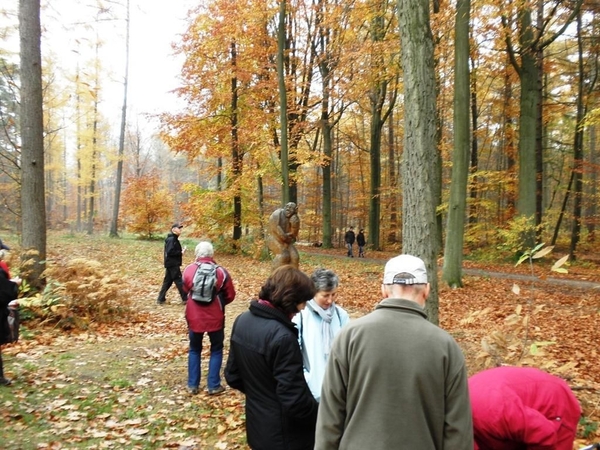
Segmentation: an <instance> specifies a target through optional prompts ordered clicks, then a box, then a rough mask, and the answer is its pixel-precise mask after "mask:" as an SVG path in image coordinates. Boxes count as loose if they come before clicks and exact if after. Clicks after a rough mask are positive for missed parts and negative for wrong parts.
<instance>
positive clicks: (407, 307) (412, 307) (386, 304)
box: [375, 298, 427, 319]
mask: <svg viewBox="0 0 600 450" xmlns="http://www.w3.org/2000/svg"><path fill="white" fill-rule="evenodd" d="M375 309H395V310H398V311H401V312H406V313H409V314H415V315H420V316H423V318H424V319H427V314H425V310H424V309H423V308H421V306H419V305H418V304H417V303H415V302H413V301H411V300H405V299H402V298H386V299H384V300H382V301H381V302H379V304H378V305H377V306H376V307H375Z"/></svg>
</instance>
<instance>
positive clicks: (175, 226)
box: [171, 222, 183, 229]
mask: <svg viewBox="0 0 600 450" xmlns="http://www.w3.org/2000/svg"><path fill="white" fill-rule="evenodd" d="M173 228H183V224H181V223H179V222H175V223H174V224H173V225H171V229H173Z"/></svg>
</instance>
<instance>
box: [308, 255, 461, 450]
mask: <svg viewBox="0 0 600 450" xmlns="http://www.w3.org/2000/svg"><path fill="white" fill-rule="evenodd" d="M429 289H430V287H429V283H428V282H427V270H426V269H425V264H424V263H423V261H422V260H421V259H419V258H416V257H414V256H411V255H400V256H396V257H395V258H392V259H390V260H389V261H388V262H387V264H386V265H385V272H384V276H383V284H382V286H381V293H382V295H383V300H382V301H381V302H380V303H379V304H378V305H377V307H376V308H375V311H373V312H372V313H370V314H367V315H366V316H364V317H361V318H360V319H356V320H354V321H353V322H350V324H349V325H347V326H346V327H344V328H343V329H342V330H341V331H340V333H339V334H338V336H337V337H336V339H335V341H334V343H333V348H332V349H331V353H330V355H329V361H328V365H327V370H326V372H325V379H324V381H323V388H322V391H321V403H320V405H319V414H318V419H317V431H316V444H315V450H326V449H338V448H340V449H346V450H353V449H361V450H362V449H365V448H367V449H369V450H378V449H381V450H388V449H394V450H398V449H407V450H408V449H411V450H414V449H420V450H429V449H432V450H433V449H437V450H442V449H445V450H447V449H450V450H472V449H473V424H472V418H471V407H470V403H469V393H468V387H467V370H466V366H465V361H464V357H463V354H462V352H461V350H460V348H459V346H458V344H457V343H456V342H455V341H454V339H453V338H452V337H451V336H450V335H449V334H448V333H446V332H445V331H444V330H442V329H440V328H438V327H437V326H435V325H433V324H432V323H431V322H429V321H427V316H426V315H425V311H424V309H423V308H424V306H425V301H426V299H427V296H428V295H429Z"/></svg>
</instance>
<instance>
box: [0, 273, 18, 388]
mask: <svg viewBox="0 0 600 450" xmlns="http://www.w3.org/2000/svg"><path fill="white" fill-rule="evenodd" d="M18 292H19V287H18V284H17V283H15V282H14V281H12V280H11V279H10V275H9V274H8V272H7V271H6V270H5V269H4V268H3V267H2V266H0V386H8V385H9V384H10V383H11V381H10V380H9V379H8V378H6V377H5V376H4V365H3V363H2V344H6V343H8V342H11V339H10V329H9V328H8V320H7V318H8V313H9V311H8V304H9V303H10V302H11V301H13V300H15V299H16V298H17V295H18Z"/></svg>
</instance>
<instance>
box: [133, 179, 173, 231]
mask: <svg viewBox="0 0 600 450" xmlns="http://www.w3.org/2000/svg"><path fill="white" fill-rule="evenodd" d="M172 211H173V198H172V195H171V194H170V193H169V191H168V190H167V189H166V188H165V187H164V186H163V185H162V182H161V178H160V176H159V174H158V172H156V171H153V172H150V173H149V174H147V175H140V176H137V177H132V178H129V179H128V180H127V181H126V188H125V191H124V193H123V215H124V216H125V217H126V218H127V229H128V230H129V231H131V232H132V233H136V234H139V235H141V236H143V237H146V238H152V237H153V236H155V235H156V234H157V233H158V232H159V231H162V230H163V229H164V227H165V223H166V222H168V220H169V218H170V216H171V213H172Z"/></svg>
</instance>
